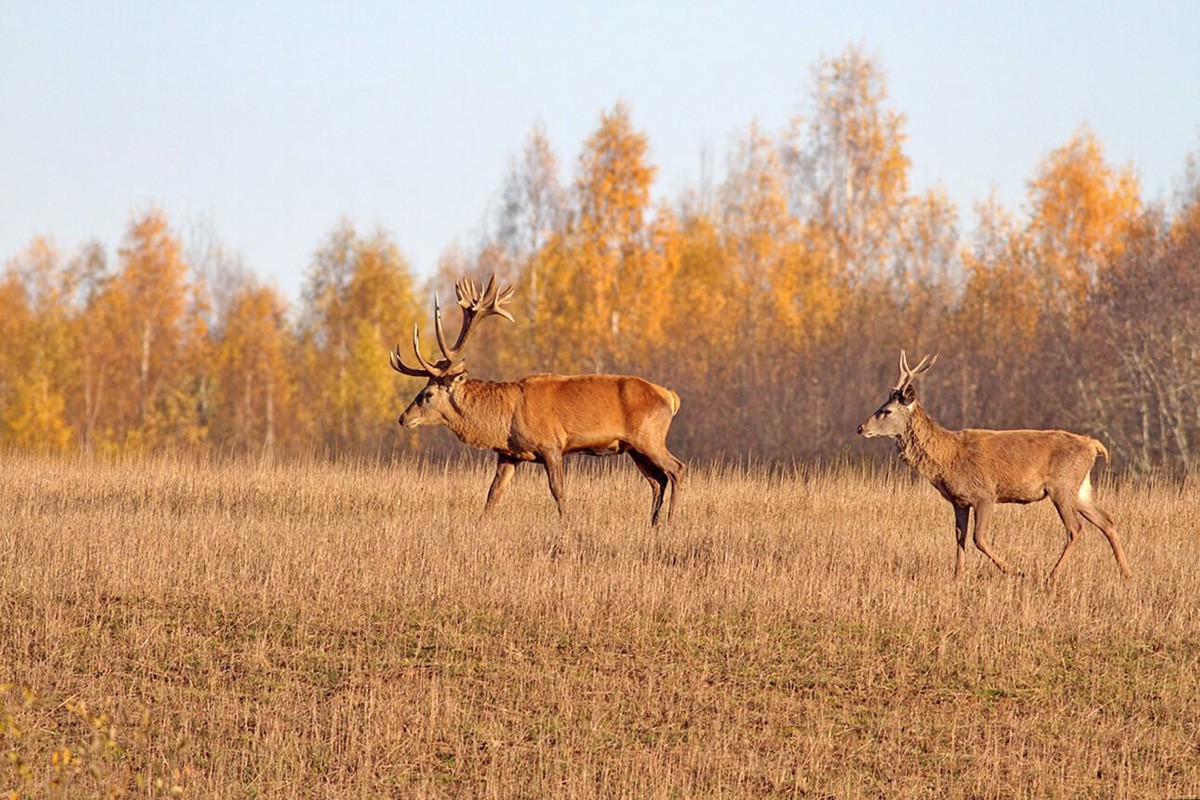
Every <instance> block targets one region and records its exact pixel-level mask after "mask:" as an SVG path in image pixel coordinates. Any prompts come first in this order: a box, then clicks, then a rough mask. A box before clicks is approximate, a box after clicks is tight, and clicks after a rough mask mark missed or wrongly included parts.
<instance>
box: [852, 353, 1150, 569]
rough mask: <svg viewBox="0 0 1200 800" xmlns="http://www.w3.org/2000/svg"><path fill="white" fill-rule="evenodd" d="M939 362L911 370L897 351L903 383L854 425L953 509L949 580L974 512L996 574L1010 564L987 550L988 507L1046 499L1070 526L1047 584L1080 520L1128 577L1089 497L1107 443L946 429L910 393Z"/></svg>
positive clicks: (1054, 434)
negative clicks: (886, 440) (889, 444)
mask: <svg viewBox="0 0 1200 800" xmlns="http://www.w3.org/2000/svg"><path fill="white" fill-rule="evenodd" d="M936 361H937V356H936V355H935V356H932V357H931V356H928V355H927V356H925V357H924V358H922V359H921V362H920V363H919V364H917V366H916V367H915V368H912V369H910V368H909V366H908V358H907V357H906V356H905V354H904V351H903V350H901V351H900V380H899V381H897V382H896V385H895V386H894V387H892V393H891V394H890V395H888V399H887V401H886V402H884V404H883V405H881V406H880V407H879V408H878V409H877V410H876V411H875V413H874V414H872V415H871V416H870V417H868V418H867V421H866V422H864V423H863V424H862V425H859V426H858V432H859V434H860V435H861V436H864V437H867V438H871V437H873V436H890V437H892V438H893V439H895V440H896V444H897V446H898V447H899V450H900V457H901V458H902V459H903V460H904V462H905V463H906V464H908V465H909V466H910V467H912V468H913V469H915V470H916V471H917V473H918V474H920V475H921V476H923V477H924V478H926V479H927V480H928V481H929V482H930V483H932V484H933V485H934V487H935V488H936V489H937V490H938V491H939V492H941V494H942V497H945V498H946V499H947V500H949V501H950V503H951V505H953V506H954V528H955V532H956V534H957V538H958V557H957V559H956V561H955V564H954V577H955V578H956V579H957V578H958V576H959V573H960V572H961V571H962V565H963V555H964V554H965V552H966V548H967V524H968V518H969V515H970V512H971V509H974V510H975V546H976V547H978V548H979V549H980V550H981V551H983V554H984V555H986V556H987V557H988V558H990V559H991V560H992V563H994V564H995V565H996V566H997V567H998V568H999V569H1000V571H1001V572H1008V571H1009V566H1008V564H1007V563H1005V561H1004V560H1003V559H1002V558H1000V557H999V556H997V555H996V554H995V553H994V552H992V548H991V546H990V544H989V542H988V525H989V523H990V521H991V518H992V509H993V508H994V507H995V505H996V503H1022V504H1024V503H1035V502H1037V501H1038V500H1042V499H1045V498H1047V497H1049V498H1050V502H1052V503H1053V504H1054V507H1055V509H1057V510H1058V515H1059V517H1060V518H1062V522H1063V526H1064V527H1065V528H1066V529H1067V546H1066V547H1064V548H1063V551H1062V555H1060V556H1059V557H1058V562H1057V563H1056V564H1055V565H1054V569H1052V570H1051V571H1050V576H1049V577H1048V578H1047V583H1053V582H1054V579H1055V578H1056V577H1058V573H1059V570H1061V569H1062V566H1063V562H1064V561H1066V559H1067V554H1068V553H1070V552H1071V548H1072V547H1073V546H1074V545H1075V539H1076V537H1078V536H1079V534H1080V533H1081V532H1082V531H1083V523H1082V522H1081V521H1080V519H1079V517H1080V515H1082V516H1083V518H1084V519H1086V520H1087V521H1088V522H1090V523H1092V524H1093V525H1095V526H1096V527H1097V528H1099V529H1100V531H1101V533H1103V534H1104V536H1105V538H1107V539H1108V543H1109V545H1111V546H1112V551H1113V555H1114V556H1115V557H1116V559H1117V567H1118V568H1120V570H1121V575H1122V576H1123V577H1124V578H1126V579H1128V578H1129V577H1130V574H1131V573H1130V571H1129V564H1128V562H1126V560H1125V553H1124V552H1122V550H1121V540H1120V539H1119V538H1118V537H1117V532H1116V530H1115V529H1114V527H1113V523H1112V520H1111V519H1110V518H1109V516H1108V514H1106V513H1104V511H1103V510H1101V509H1100V507H1099V506H1097V505H1096V503H1095V501H1094V500H1093V499H1092V480H1091V471H1092V465H1093V464H1094V463H1095V461H1096V456H1103V457H1104V458H1105V460H1107V459H1108V450H1107V449H1105V447H1104V445H1103V444H1101V443H1100V442H1099V441H1097V440H1096V439H1092V438H1090V437H1088V436H1080V435H1079V434H1075V433H1068V432H1067V431H1056V430H1014V431H991V430H979V429H972V428H968V429H966V430H961V431H950V430H946V429H945V428H943V427H942V426H941V425H939V424H937V423H936V422H934V420H933V419H932V418H930V416H929V415H928V414H926V413H925V409H923V408H921V404H920V403H918V402H917V395H916V391H915V390H914V389H913V379H914V378H916V377H917V376H919V375H922V374H924V373H926V372H928V371H929V369H930V368H931V367H932V366H933V365H934V363H935V362H936Z"/></svg>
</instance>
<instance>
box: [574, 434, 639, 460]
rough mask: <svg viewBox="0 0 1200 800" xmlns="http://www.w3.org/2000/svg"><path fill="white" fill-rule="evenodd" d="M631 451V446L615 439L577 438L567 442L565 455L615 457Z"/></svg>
mask: <svg viewBox="0 0 1200 800" xmlns="http://www.w3.org/2000/svg"><path fill="white" fill-rule="evenodd" d="M628 449H629V444H628V443H627V442H624V441H622V440H621V439H618V438H615V437H612V438H610V437H599V438H598V437H576V438H573V439H570V440H568V441H567V446H566V447H565V448H563V452H564V453H580V454H582V455H585V456H615V455H618V454H620V453H624V452H625V451H626V450H628Z"/></svg>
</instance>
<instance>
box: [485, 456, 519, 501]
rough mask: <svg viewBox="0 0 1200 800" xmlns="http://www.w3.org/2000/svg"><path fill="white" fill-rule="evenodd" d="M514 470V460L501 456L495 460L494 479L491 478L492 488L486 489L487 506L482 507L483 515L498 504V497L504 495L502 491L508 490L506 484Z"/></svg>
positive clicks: (515, 464)
mask: <svg viewBox="0 0 1200 800" xmlns="http://www.w3.org/2000/svg"><path fill="white" fill-rule="evenodd" d="M516 469H517V461H516V459H513V458H508V457H507V456H503V455H500V456H498V457H497V458H496V477H494V478H492V486H491V488H490V489H488V496H487V504H486V505H484V507H483V513H484V514H487V513H488V512H489V511H491V510H492V506H494V505H496V503H497V502H499V500H500V497H501V496H502V495H503V494H504V490H505V489H507V488H508V482H509V481H510V480H512V476H513V472H514V471H516Z"/></svg>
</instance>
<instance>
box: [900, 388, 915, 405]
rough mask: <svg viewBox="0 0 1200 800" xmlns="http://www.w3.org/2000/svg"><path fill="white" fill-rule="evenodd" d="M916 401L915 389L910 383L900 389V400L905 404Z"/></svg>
mask: <svg viewBox="0 0 1200 800" xmlns="http://www.w3.org/2000/svg"><path fill="white" fill-rule="evenodd" d="M916 401H917V390H916V389H914V388H913V385H912V384H911V383H910V384H909V385H908V386H905V387H904V388H903V389H902V390H901V391H900V402H901V403H903V404H904V405H906V406H911V405H912V404H913V403H915V402H916Z"/></svg>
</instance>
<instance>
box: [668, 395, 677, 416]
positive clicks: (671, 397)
mask: <svg viewBox="0 0 1200 800" xmlns="http://www.w3.org/2000/svg"><path fill="white" fill-rule="evenodd" d="M667 401H668V402H669V403H670V404H671V416H672V417H673V416H675V415H676V414H678V413H679V406H680V400H679V394H678V393H677V392H675V391H673V390H671V389H667Z"/></svg>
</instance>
